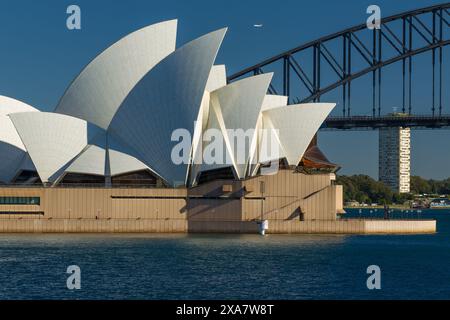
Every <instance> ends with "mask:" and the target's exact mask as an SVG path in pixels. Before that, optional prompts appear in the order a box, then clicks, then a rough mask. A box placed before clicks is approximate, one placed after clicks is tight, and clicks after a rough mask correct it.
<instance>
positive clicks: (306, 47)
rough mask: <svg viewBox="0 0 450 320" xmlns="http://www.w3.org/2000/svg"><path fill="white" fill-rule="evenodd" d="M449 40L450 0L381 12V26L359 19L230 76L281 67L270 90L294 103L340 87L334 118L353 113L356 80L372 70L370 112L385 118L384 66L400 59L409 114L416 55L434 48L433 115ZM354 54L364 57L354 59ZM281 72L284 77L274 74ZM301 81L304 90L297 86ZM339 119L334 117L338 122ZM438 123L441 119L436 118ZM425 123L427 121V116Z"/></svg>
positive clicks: (438, 108) (439, 109)
mask: <svg viewBox="0 0 450 320" xmlns="http://www.w3.org/2000/svg"><path fill="white" fill-rule="evenodd" d="M449 44H450V3H445V4H440V5H435V6H431V7H427V8H422V9H417V10H412V11H408V12H404V13H401V14H397V15H393V16H390V17H386V18H383V19H381V28H379V29H373V30H371V29H369V28H367V25H366V24H361V25H358V26H355V27H352V28H348V29H346V30H343V31H340V32H337V33H334V34H331V35H328V36H325V37H322V38H320V39H317V40H314V41H311V42H308V43H306V44H303V45H301V46H299V47H296V48H294V49H291V50H288V51H286V52H283V53H281V54H279V55H276V56H274V57H272V58H270V59H267V60H265V61H263V62H261V63H258V64H256V65H254V66H251V67H249V68H246V69H244V70H242V71H240V72H237V73H235V74H233V75H231V76H230V77H229V78H228V81H229V82H232V81H234V80H237V79H239V78H241V77H243V76H248V75H249V74H255V75H256V74H261V73H264V72H266V71H265V70H266V69H270V68H272V69H274V68H275V69H276V70H277V71H276V72H275V76H274V80H273V81H272V84H271V85H270V88H269V93H270V94H283V95H286V96H288V97H289V101H290V103H292V102H294V103H306V102H318V101H320V98H321V96H323V95H324V94H326V93H328V92H330V91H332V90H342V117H343V118H341V117H339V118H336V120H339V119H340V121H341V123H342V121H344V120H343V119H347V120H349V117H351V115H352V105H351V97H352V81H354V80H356V79H358V78H361V77H362V76H364V75H367V74H369V75H370V74H371V75H372V77H371V78H372V84H371V94H372V97H371V98H372V110H371V113H372V116H373V117H377V118H379V120H380V121H381V120H382V118H381V113H382V112H381V101H382V94H381V83H382V70H383V68H384V67H386V66H388V65H391V64H393V63H396V62H399V63H401V64H402V106H401V111H402V113H405V114H410V115H411V114H412V109H413V104H412V99H413V98H412V91H413V88H412V80H413V68H414V59H413V58H414V56H416V55H419V54H422V53H425V52H430V51H431V56H432V57H431V68H432V79H431V81H432V101H431V116H432V117H438V116H442V114H443V107H444V106H443V90H445V89H444V88H443V72H444V71H443V61H444V51H443V48H444V47H445V46H447V45H449ZM300 57H301V58H300ZM305 57H307V58H306V59H305ZM300 59H302V60H301V61H302V63H300V62H299V61H300ZM356 59H358V60H359V61H362V62H363V63H356V62H355V60H356ZM324 67H326V68H327V69H329V70H331V73H333V75H334V78H333V80H332V81H331V82H330V81H328V83H326V82H325V81H324V79H323V77H324V76H323V72H322V70H323V69H324ZM279 68H281V71H280V70H279ZM277 76H278V77H280V76H281V77H282V79H276V77H277ZM293 79H295V80H296V81H295V83H294V81H293ZM327 80H329V79H327ZM300 86H301V90H298V89H299V87H300ZM279 87H281V89H280V88H279ZM294 89H296V91H301V92H302V94H301V96H293V91H294ZM360 120H361V119H360ZM355 121H358V120H357V119H354V122H353V123H356V122H355ZM403 121H404V120H403ZM418 121H419V120H418ZM426 121H428V120H426ZM433 121H434V120H433ZM338 122H339V121H336V122H333V123H335V124H336V125H337V124H338ZM379 123H381V122H379ZM385 123H387V122H385ZM435 124H439V123H438V122H436V121H435ZM370 125H372V124H370ZM388 125H390V122H389V124H388ZM424 125H425V126H428V124H427V123H425V122H424Z"/></svg>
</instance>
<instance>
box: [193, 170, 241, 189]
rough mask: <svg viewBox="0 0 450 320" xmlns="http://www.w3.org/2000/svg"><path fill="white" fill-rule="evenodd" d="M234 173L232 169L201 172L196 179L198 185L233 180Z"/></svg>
mask: <svg viewBox="0 0 450 320" xmlns="http://www.w3.org/2000/svg"><path fill="white" fill-rule="evenodd" d="M234 179H235V177H234V172H233V168H232V167H226V168H219V169H213V170H208V171H203V172H201V173H200V176H199V177H198V184H199V185H200V184H203V183H207V182H210V181H214V180H234Z"/></svg>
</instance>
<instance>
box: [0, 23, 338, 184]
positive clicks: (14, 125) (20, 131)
mask: <svg viewBox="0 0 450 320" xmlns="http://www.w3.org/2000/svg"><path fill="white" fill-rule="evenodd" d="M176 33H177V21H176V20H171V21H166V22H162V23H158V24H154V25H151V26H148V27H145V28H143V29H140V30H138V31H136V32H133V33H131V34H130V35H128V36H126V37H124V38H122V39H121V40H119V41H118V42H116V43H114V44H113V45H112V46H110V47H109V48H107V49H106V50H105V51H103V52H102V53H101V54H100V55H98V56H97V57H96V58H95V59H94V60H93V61H92V62H91V63H89V64H88V65H87V66H86V67H85V68H84V70H82V72H81V73H80V74H79V75H78V76H77V77H76V79H75V80H74V81H73V82H72V83H71V84H70V86H69V87H68V88H67V90H66V92H65V93H64V95H63V96H62V98H61V99H60V101H59V103H58V105H57V106H56V108H55V110H54V112H38V110H37V109H35V108H33V107H31V106H28V105H26V104H25V103H22V102H19V101H17V100H13V99H10V98H7V97H1V98H0V121H1V124H2V126H1V131H0V133H1V136H0V139H1V148H2V152H1V157H2V161H1V163H2V166H1V167H0V180H1V181H2V182H3V183H11V182H15V180H14V179H15V178H16V181H17V178H18V177H20V176H21V173H22V171H24V170H27V171H30V169H31V170H33V169H35V170H36V172H37V174H38V176H39V180H40V181H41V182H42V183H44V184H45V185H57V184H58V183H62V182H64V181H65V180H66V181H68V179H67V178H65V177H68V176H69V177H70V176H71V177H72V179H73V178H74V174H76V175H78V178H79V179H80V182H87V181H90V180H92V181H95V182H97V183H98V182H100V181H102V179H105V183H111V179H112V180H114V177H117V176H121V175H124V174H130V173H133V172H140V171H148V172H149V173H150V174H151V175H153V176H154V177H155V178H156V179H155V180H158V181H160V183H161V184H162V185H165V186H171V187H176V186H180V185H186V186H191V185H194V184H196V183H197V182H198V178H199V175H201V174H202V173H203V172H207V171H211V170H214V169H219V168H223V167H227V166H228V167H230V168H232V172H233V175H234V176H235V177H236V178H237V179H245V178H248V177H250V176H252V175H255V174H256V172H257V170H255V168H256V167H257V165H258V163H260V162H266V161H270V160H275V159H256V160H255V157H256V155H255V154H256V153H257V152H256V151H257V150H256V149H258V148H262V146H261V144H262V143H265V141H263V139H258V138H260V137H258V130H259V131H260V130H261V129H266V128H270V129H276V130H277V131H278V132H277V133H276V134H277V135H278V136H277V140H278V143H279V146H278V148H279V150H280V152H279V153H280V154H279V158H284V159H286V160H287V163H288V164H289V165H292V166H296V165H298V163H299V162H300V160H301V159H302V157H303V155H304V153H305V151H306V148H307V147H308V145H309V143H310V141H311V140H312V138H313V136H314V135H315V133H316V131H317V130H318V129H319V127H320V125H321V124H322V122H323V121H324V119H325V118H326V116H327V115H328V114H329V113H330V112H331V110H332V109H333V107H334V104H331V103H316V104H300V105H290V106H286V105H287V97H283V96H271V95H267V94H266V92H267V89H268V86H269V84H270V81H271V78H272V74H262V75H257V76H254V77H249V78H245V79H242V80H239V81H236V82H234V83H231V84H227V81H226V73H225V66H223V65H214V61H215V58H216V55H217V52H218V50H219V47H220V45H221V43H222V40H223V38H224V35H225V33H226V29H220V30H217V31H214V32H211V33H209V34H206V35H204V36H202V37H200V38H198V39H195V40H193V41H191V42H189V43H187V44H185V45H183V46H181V47H179V48H176V44H175V43H176ZM178 128H184V129H186V130H188V132H189V133H190V135H191V136H192V137H193V139H192V145H191V154H190V155H189V157H190V159H191V161H189V160H187V161H183V163H181V164H175V163H173V160H172V159H171V154H172V149H173V148H174V145H175V143H174V141H172V139H171V135H172V133H173V132H174V130H176V129H178ZM208 129H217V130H219V131H220V132H221V133H222V134H223V143H224V146H225V147H224V149H226V152H227V153H228V154H227V157H228V159H231V160H232V161H231V163H227V162H226V161H223V162H221V163H212V164H204V163H202V161H201V160H200V161H196V158H199V157H200V158H201V154H199V151H198V150H203V149H204V147H205V141H203V139H202V136H203V134H204V132H205V131H207V130H208ZM230 129H243V130H248V129H255V130H254V133H253V136H252V137H250V139H251V140H252V143H251V144H248V146H247V150H244V151H243V152H241V153H243V154H244V157H245V159H244V161H240V162H239V163H238V161H237V159H236V158H237V155H236V154H235V153H237V150H231V149H230V147H229V146H230V143H231V142H230V141H229V138H230V137H229V136H228V135H227V130H230ZM28 157H29V158H30V159H31V163H30V161H29V160H28V161H27V159H28ZM252 160H253V162H252V164H250V162H251V161H252ZM21 162H23V163H21ZM194 162H195V163H194ZM27 163H28V167H26V166H27ZM83 176H84V178H83ZM89 176H91V177H98V178H99V179H95V178H92V179H89V178H88V177H89ZM69 180H70V179H69ZM20 181H23V179H21V180H20ZM70 181H71V180H70ZM148 181H150V180H148Z"/></svg>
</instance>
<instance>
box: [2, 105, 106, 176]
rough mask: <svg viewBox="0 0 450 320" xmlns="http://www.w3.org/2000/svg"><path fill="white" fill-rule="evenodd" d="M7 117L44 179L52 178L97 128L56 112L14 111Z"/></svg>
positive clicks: (82, 146)
mask: <svg viewBox="0 0 450 320" xmlns="http://www.w3.org/2000/svg"><path fill="white" fill-rule="evenodd" d="M10 118H11V120H12V122H13V123H14V126H15V128H16V129H17V132H18V133H19V135H20V138H21V140H22V142H23V143H24V145H25V147H26V149H27V151H28V153H29V155H30V157H31V160H32V161H33V163H34V165H35V167H36V170H37V171H38V174H39V177H40V178H41V180H42V182H44V183H46V182H53V181H55V180H56V179H57V178H58V177H59V176H60V175H61V173H62V172H63V171H64V170H65V169H66V166H67V165H69V164H70V162H71V161H72V160H73V159H74V158H75V157H76V156H77V155H78V154H80V152H81V151H82V150H83V149H84V148H85V147H86V146H87V144H88V141H90V140H91V139H92V138H93V137H94V136H96V135H97V134H98V133H99V130H100V129H98V128H95V127H94V126H88V123H87V122H86V121H84V120H81V119H78V118H74V117H70V116H66V115H62V114H58V113H50V112H25V113H14V114H11V115H10Z"/></svg>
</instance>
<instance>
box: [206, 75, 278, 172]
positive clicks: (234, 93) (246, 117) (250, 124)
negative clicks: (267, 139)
mask: <svg viewBox="0 0 450 320" xmlns="http://www.w3.org/2000/svg"><path fill="white" fill-rule="evenodd" d="M272 76H273V74H272V73H267V74H260V75H257V76H253V77H249V78H245V79H242V80H239V81H236V82H233V83H231V84H229V85H227V86H225V87H222V88H220V89H218V90H216V91H214V92H212V93H211V103H212V104H217V105H216V106H214V108H217V109H216V111H219V110H220V114H219V113H217V112H216V116H218V122H219V123H220V122H222V121H223V123H224V127H225V129H226V131H225V132H223V136H224V139H225V144H226V146H227V151H228V153H229V155H231V158H232V159H233V166H234V168H235V170H236V173H237V176H238V177H239V178H245V176H246V171H247V167H248V165H249V160H250V156H251V155H252V154H253V152H252V150H253V149H254V148H256V134H255V127H256V125H257V122H258V117H259V115H260V112H261V106H262V104H263V101H264V98H265V95H266V92H267V88H268V87H269V84H270V81H271V80H272ZM221 117H222V118H221ZM221 129H222V130H223V129H224V128H221ZM229 130H233V131H234V132H235V133H236V134H238V133H239V132H237V131H235V130H242V131H241V132H242V133H244V132H247V130H253V133H252V134H251V135H250V136H249V137H248V140H247V141H248V144H247V145H245V144H244V143H239V142H238V139H237V138H235V137H233V135H232V134H230V131H229ZM241 142H243V141H241Z"/></svg>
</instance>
